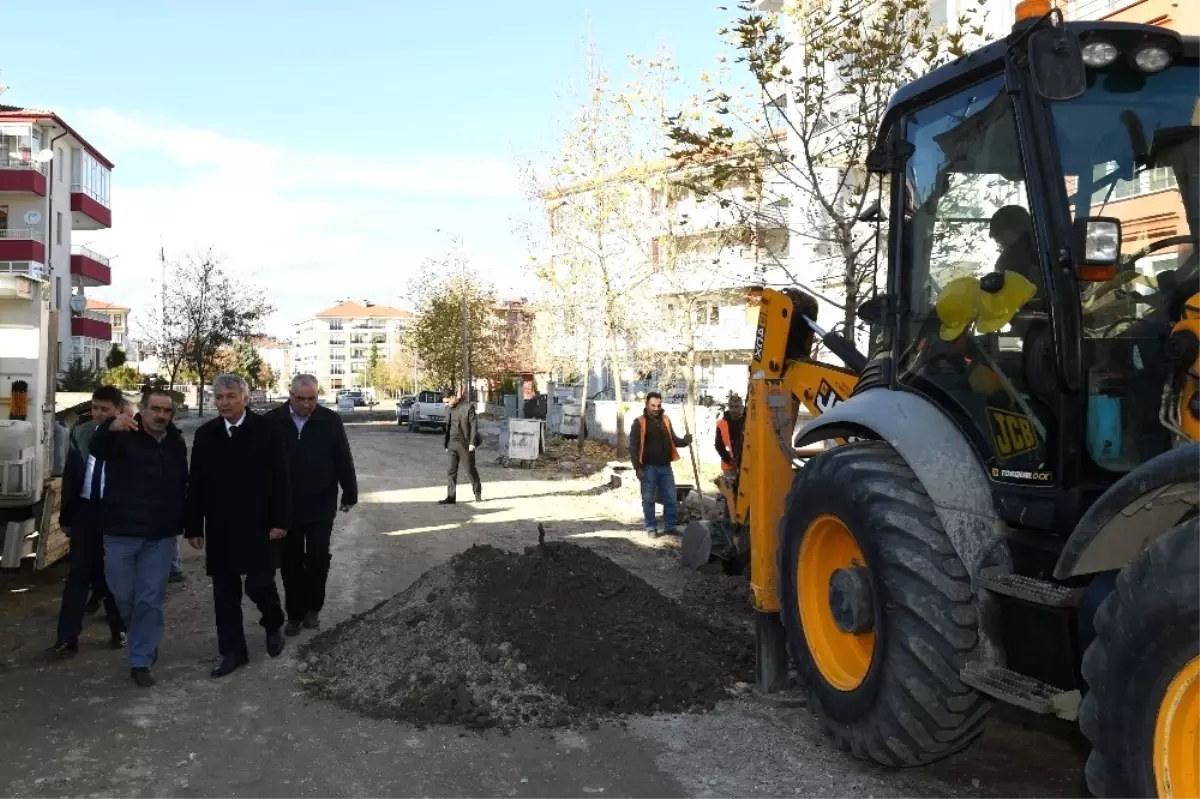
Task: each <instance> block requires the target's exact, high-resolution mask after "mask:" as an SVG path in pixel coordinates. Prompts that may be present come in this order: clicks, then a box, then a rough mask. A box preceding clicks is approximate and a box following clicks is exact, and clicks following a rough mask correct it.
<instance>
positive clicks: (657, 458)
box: [629, 391, 692, 537]
mask: <svg viewBox="0 0 1200 799" xmlns="http://www.w3.org/2000/svg"><path fill="white" fill-rule="evenodd" d="M691 443H692V436H691V434H690V433H689V434H688V435H685V436H684V437H683V438H679V437H678V436H676V435H675V431H674V430H672V429H671V420H670V419H668V418H667V415H666V414H665V413H664V412H663V406H662V394H659V393H658V392H657V391H651V392H650V393H649V394H647V395H646V409H645V411H644V412H643V413H642V415H641V416H639V417H638V418H637V419H634V420H633V424H632V425H631V427H630V430H629V457H630V459H631V460H632V461H633V468H634V471H635V472H636V473H637V478H638V480H639V481H641V484H642V513H643V515H644V516H645V521H646V532H647V533H649V534H650V535H651V536H653V537H657V536H658V522H657V520H656V519H655V508H654V505H655V501H656V499H658V498H659V497H661V498H662V504H663V534H664V535H678V534H679V531H678V530H677V529H676V525H678V523H679V500H678V499H677V497H676V496H675V493H676V492H675V472H674V471H673V470H672V469H671V464H672V463H674V462H675V461H677V460H679V450H678V448H679V447H687V446H690V445H691Z"/></svg>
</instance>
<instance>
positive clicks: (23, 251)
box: [0, 173, 46, 264]
mask: <svg viewBox="0 0 1200 799" xmlns="http://www.w3.org/2000/svg"><path fill="white" fill-rule="evenodd" d="M0 174H2V173H0ZM0 261H25V262H30V263H35V264H44V263H46V247H45V245H44V244H42V234H41V231H38V230H34V229H33V228H0Z"/></svg>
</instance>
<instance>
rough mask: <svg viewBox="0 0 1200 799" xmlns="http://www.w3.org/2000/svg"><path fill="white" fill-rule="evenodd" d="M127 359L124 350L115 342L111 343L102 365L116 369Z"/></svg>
mask: <svg viewBox="0 0 1200 799" xmlns="http://www.w3.org/2000/svg"><path fill="white" fill-rule="evenodd" d="M127 360H128V358H126V357H125V350H123V349H121V348H120V347H118V346H117V345H116V344H113V345H112V346H111V347H109V349H108V356H107V357H106V358H105V359H104V365H105V366H107V367H108V368H109V369H116V368H117V367H118V366H121V365H123V364H124V363H125V361H127Z"/></svg>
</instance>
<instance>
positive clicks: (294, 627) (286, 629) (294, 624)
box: [283, 621, 302, 635]
mask: <svg viewBox="0 0 1200 799" xmlns="http://www.w3.org/2000/svg"><path fill="white" fill-rule="evenodd" d="M301 624H302V622H298V621H289V622H288V623H287V624H285V625H284V626H283V634H284V635H299V634H300V627H301Z"/></svg>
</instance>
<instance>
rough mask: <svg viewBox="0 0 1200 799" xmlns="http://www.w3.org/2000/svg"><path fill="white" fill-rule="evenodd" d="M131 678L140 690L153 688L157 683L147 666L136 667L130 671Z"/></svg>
mask: <svg viewBox="0 0 1200 799" xmlns="http://www.w3.org/2000/svg"><path fill="white" fill-rule="evenodd" d="M129 676H130V677H132V678H133V681H134V682H135V683H137V687H138V688H151V687H153V686H154V684H155V683H156V682H157V680H155V679H154V675H153V674H151V673H150V669H149V668H147V667H146V666H134V667H133V668H132V669H130V670H129Z"/></svg>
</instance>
